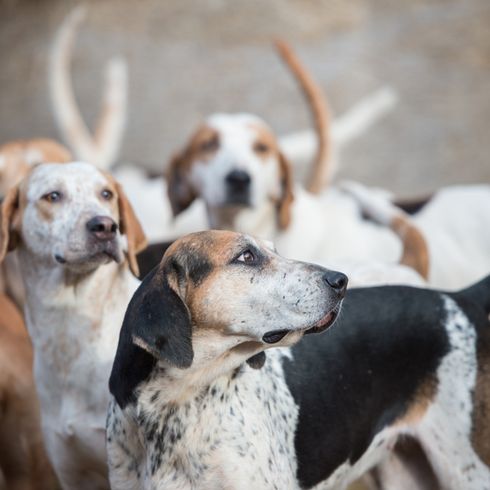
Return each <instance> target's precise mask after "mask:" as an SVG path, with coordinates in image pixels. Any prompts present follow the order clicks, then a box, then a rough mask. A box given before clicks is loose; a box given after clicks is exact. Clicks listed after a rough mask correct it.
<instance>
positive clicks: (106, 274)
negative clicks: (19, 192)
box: [18, 246, 138, 357]
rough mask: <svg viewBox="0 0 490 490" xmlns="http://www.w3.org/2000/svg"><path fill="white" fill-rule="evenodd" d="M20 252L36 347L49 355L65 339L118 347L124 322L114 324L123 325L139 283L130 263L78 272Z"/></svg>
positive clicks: (23, 249)
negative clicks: (133, 274) (116, 344)
mask: <svg viewBox="0 0 490 490" xmlns="http://www.w3.org/2000/svg"><path fill="white" fill-rule="evenodd" d="M18 253H19V263H20V268H21V274H22V278H23V282H24V285H25V288H26V303H25V313H26V320H27V324H28V328H29V332H30V335H31V338H32V340H33V344H34V347H35V348H38V347H42V349H43V351H42V352H43V354H46V356H47V357H48V356H49V354H48V353H47V352H46V348H47V349H48V350H49V351H51V350H56V349H57V346H58V344H59V340H60V337H61V338H63V337H69V336H73V339H72V340H73V341H74V342H75V343H76V344H78V345H80V344H81V343H87V342H88V343H103V344H108V343H111V344H112V343H114V344H115V342H116V341H117V335H118V332H119V328H120V325H121V323H119V324H118V325H116V324H114V322H115V321H118V322H119V320H120V321H121V322H122V317H123V314H124V311H125V307H126V305H127V303H128V302H129V299H130V297H131V294H132V293H133V292H134V290H135V289H136V287H137V285H138V281H137V280H136V279H135V278H134V277H133V276H132V275H131V273H130V271H129V268H128V265H127V263H122V264H116V263H115V262H111V263H109V264H106V265H101V266H99V267H97V268H96V269H94V270H93V271H91V272H87V273H86V274H74V273H71V272H69V271H67V269H66V268H65V267H63V266H61V265H59V266H58V265H54V264H53V263H52V262H49V261H46V260H41V259H39V258H37V257H36V256H33V255H32V254H31V253H30V252H29V251H28V250H27V249H26V248H25V247H22V246H21V248H20V249H19V251H18ZM119 317H120V319H119ZM71 347H72V346H70V348H71ZM114 349H115V345H114ZM58 350H59V349H58ZM68 350H70V349H68ZM59 354H60V353H59V352H58V355H59Z"/></svg>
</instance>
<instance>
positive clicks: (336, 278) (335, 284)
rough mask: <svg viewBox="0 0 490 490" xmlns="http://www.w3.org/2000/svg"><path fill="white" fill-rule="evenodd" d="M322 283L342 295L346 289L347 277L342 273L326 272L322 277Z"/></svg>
mask: <svg viewBox="0 0 490 490" xmlns="http://www.w3.org/2000/svg"><path fill="white" fill-rule="evenodd" d="M323 279H324V281H325V282H326V283H327V284H328V285H329V286H330V287H332V288H333V289H335V290H336V291H338V292H339V293H344V292H345V290H346V288H347V282H348V279H347V276H346V275H345V274H342V272H337V271H327V272H326V273H325V275H324V276H323Z"/></svg>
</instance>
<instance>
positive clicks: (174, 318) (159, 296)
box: [109, 267, 194, 408]
mask: <svg viewBox="0 0 490 490" xmlns="http://www.w3.org/2000/svg"><path fill="white" fill-rule="evenodd" d="M193 358H194V351H193V350H192V325H191V318H190V314H189V310H188V309H187V306H186V305H185V304H184V302H183V301H182V299H181V298H180V297H179V295H178V294H177V293H176V292H175V291H174V290H173V289H172V288H171V287H170V285H169V284H168V280H167V277H166V276H165V277H164V276H163V274H162V273H161V270H160V269H159V267H155V268H154V269H153V271H152V272H150V273H149V274H148V275H147V276H146V278H145V279H144V281H143V282H142V283H141V285H140V286H139V288H138V289H137V290H136V292H135V294H134V296H133V298H132V299H131V301H130V303H129V306H128V309H127V310H126V315H125V317H124V322H123V325H122V328H121V333H120V336H119V344H118V347H117V352H116V357H115V360H114V365H113V367H112V373H111V377H110V380H109V388H110V390H111V393H112V394H113V395H114V396H115V398H116V400H117V402H118V404H119V405H120V406H121V408H124V406H125V405H126V404H127V403H129V402H131V401H134V389H135V388H136V387H137V385H138V384H139V383H140V382H142V381H144V380H145V379H147V378H148V376H149V375H150V374H151V371H152V369H153V367H154V366H155V364H156V362H157V361H159V360H162V361H165V362H166V363H168V364H170V365H172V366H175V367H178V368H181V369H184V368H188V367H189V366H190V365H191V364H192V360H193Z"/></svg>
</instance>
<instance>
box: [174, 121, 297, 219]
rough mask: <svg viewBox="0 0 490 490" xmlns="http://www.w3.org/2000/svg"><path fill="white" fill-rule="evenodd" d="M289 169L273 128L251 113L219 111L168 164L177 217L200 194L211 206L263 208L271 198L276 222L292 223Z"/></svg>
mask: <svg viewBox="0 0 490 490" xmlns="http://www.w3.org/2000/svg"><path fill="white" fill-rule="evenodd" d="M292 188H293V179H292V174H291V167H290V165H289V163H288V162H287V161H286V159H285V157H284V155H283V154H282V153H281V151H280V150H279V146H278V143H277V140H276V138H275V137H274V135H273V133H272V131H271V130H270V128H269V127H268V126H267V125H266V124H265V123H264V122H263V121H262V120H261V119H259V118H258V117H255V116H252V115H249V114H215V115H213V116H211V117H210V118H209V119H208V120H207V122H206V123H205V124H204V125H203V126H202V127H201V128H200V129H199V130H198V131H197V132H196V133H195V134H194V136H193V137H192V138H191V140H190V142H189V143H188V145H187V147H186V148H185V149H184V150H183V151H182V152H181V153H180V154H178V155H177V156H175V157H174V159H173V160H172V162H171V163H170V166H169V170H168V192H169V198H170V202H171V204H172V209H173V212H174V215H177V214H179V213H180V212H182V211H183V210H185V209H186V208H187V207H188V206H189V205H190V204H191V203H192V201H193V200H194V199H195V198H197V197H200V198H202V199H203V200H204V201H205V203H206V205H207V207H208V209H230V210H235V211H237V210H240V209H247V208H260V206H261V205H263V204H264V203H266V202H272V203H274V204H275V205H276V208H277V224H278V226H279V228H281V229H283V228H286V227H287V226H288V225H289V221H290V206H291V203H292V201H293V189H292Z"/></svg>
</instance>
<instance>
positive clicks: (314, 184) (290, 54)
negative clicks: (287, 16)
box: [275, 40, 332, 194]
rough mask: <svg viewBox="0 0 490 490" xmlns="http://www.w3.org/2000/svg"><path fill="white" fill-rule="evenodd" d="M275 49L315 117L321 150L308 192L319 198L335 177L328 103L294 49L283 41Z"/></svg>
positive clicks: (317, 155) (319, 149) (318, 150)
mask: <svg viewBox="0 0 490 490" xmlns="http://www.w3.org/2000/svg"><path fill="white" fill-rule="evenodd" d="M275 45H276V49H277V51H278V53H279V55H280V56H281V58H282V60H283V61H284V62H285V63H286V65H287V66H288V67H289V69H290V70H291V72H292V73H293V75H294V77H295V78H296V80H297V82H298V83H299V85H300V87H301V89H302V91H303V93H304V94H305V95H306V97H307V99H308V102H309V105H310V108H311V111H312V113H313V118H314V122H315V130H316V133H317V137H318V147H317V152H316V158H315V163H314V167H313V171H312V173H311V177H310V181H309V184H308V186H307V189H308V190H309V191H310V192H312V193H313V194H318V193H319V192H320V191H321V190H322V189H323V187H324V186H325V185H326V184H328V182H329V180H330V178H331V174H332V141H331V128H330V110H329V107H328V102H327V99H326V97H325V95H324V93H323V91H322V89H321V88H320V86H319V85H318V84H317V83H316V82H315V80H314V79H313V78H312V76H311V75H310V73H309V72H308V70H307V69H306V67H305V66H304V65H303V63H302V62H301V61H300V60H299V58H298V57H297V56H296V54H295V53H294V51H293V50H292V49H291V47H290V46H289V45H288V44H287V43H286V42H284V41H281V40H278V41H276V43H275Z"/></svg>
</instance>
